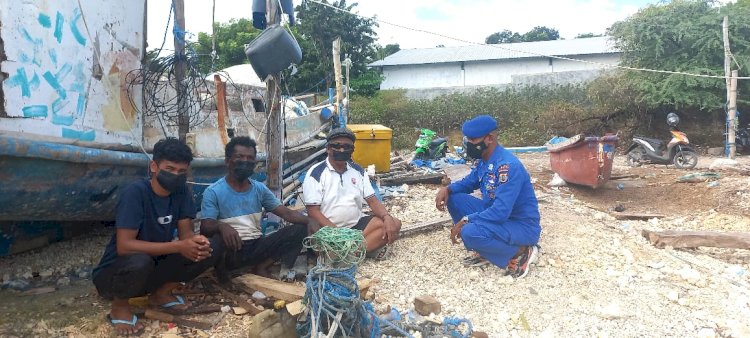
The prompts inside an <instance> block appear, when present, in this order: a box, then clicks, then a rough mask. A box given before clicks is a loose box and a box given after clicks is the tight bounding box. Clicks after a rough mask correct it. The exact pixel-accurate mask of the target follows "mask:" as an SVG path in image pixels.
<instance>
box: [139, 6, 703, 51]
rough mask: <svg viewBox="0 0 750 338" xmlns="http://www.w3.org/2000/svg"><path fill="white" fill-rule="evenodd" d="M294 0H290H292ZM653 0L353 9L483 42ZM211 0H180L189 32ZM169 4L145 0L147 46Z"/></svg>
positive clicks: (425, 39)
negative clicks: (490, 37) (492, 36)
mask: <svg viewBox="0 0 750 338" xmlns="http://www.w3.org/2000/svg"><path fill="white" fill-rule="evenodd" d="M215 1H216V21H217V22H226V21H229V20H230V19H232V18H248V19H250V18H251V17H252V9H251V7H252V6H251V3H252V1H251V0H243V1H240V0H215ZM299 2H300V0H294V3H295V5H297V4H299ZM351 2H352V1H350V3H351ZM656 2H658V0H546V1H541V0H361V1H359V5H358V6H356V7H355V12H357V13H359V14H362V15H365V16H373V15H377V17H378V19H381V20H384V21H388V22H393V23H397V24H400V25H404V26H409V27H413V28H418V29H422V30H427V31H431V32H435V33H439V34H443V35H447V36H451V37H455V38H459V39H463V40H467V41H472V42H479V43H483V42H484V39H485V38H486V37H487V36H488V35H490V34H492V33H494V32H499V31H502V30H504V29H509V30H512V31H516V32H520V33H524V32H526V31H528V30H530V29H531V28H533V27H535V26H547V27H551V28H555V29H557V30H558V31H559V32H560V35H561V37H562V38H565V39H571V38H573V37H575V36H576V35H578V34H581V33H597V34H602V33H604V31H605V30H606V28H607V27H609V26H610V25H611V24H612V23H614V22H616V21H619V20H622V19H625V18H627V17H628V16H629V15H632V14H634V13H636V12H637V11H638V9H639V8H643V7H645V6H648V5H649V4H651V3H656ZM212 3H213V2H212V0H185V20H186V26H187V31H188V32H190V33H193V34H196V35H197V34H198V32H207V33H210V32H211V7H212ZM170 6H171V1H169V0H148V37H147V38H148V45H149V46H148V49H154V48H158V47H159V45H160V44H161V42H162V37H163V34H164V28H165V25H166V23H167V17H168V14H169V9H170ZM170 29H171V25H170ZM717 29H718V27H717ZM376 32H377V33H378V37H379V40H378V43H380V44H381V45H385V44H389V43H397V44H399V45H400V46H401V48H422V47H435V46H437V45H445V46H458V45H466V43H464V42H459V41H455V40H451V39H446V38H441V37H436V36H432V35H427V34H424V33H419V32H412V31H409V30H405V29H403V28H397V27H393V26H391V25H387V24H382V23H381V24H380V27H378V28H377V29H376ZM172 46H173V44H172V34H171V30H170V33H169V34H168V35H167V42H166V44H165V48H167V49H172Z"/></svg>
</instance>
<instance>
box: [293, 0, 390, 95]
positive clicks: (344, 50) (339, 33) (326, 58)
mask: <svg viewBox="0 0 750 338" xmlns="http://www.w3.org/2000/svg"><path fill="white" fill-rule="evenodd" d="M323 2H326V3H328V2H327V1H325V0H324V1H323ZM330 4H331V5H332V6H334V7H337V8H341V9H344V10H346V11H354V9H355V7H356V6H357V4H356V3H353V4H351V5H349V4H347V2H346V0H338V1H333V2H331V3H330ZM297 13H298V14H297V18H298V19H299V24H298V25H297V26H295V29H294V31H295V36H296V37H297V41H298V42H299V43H300V46H301V47H302V54H303V55H302V64H301V65H300V66H299V68H298V70H299V72H298V73H297V74H296V75H294V76H292V77H287V78H288V79H289V81H290V82H289V86H290V88H291V90H292V91H294V92H299V91H302V90H305V89H307V88H309V87H310V86H312V85H314V84H315V83H318V82H320V81H321V80H323V81H324V82H325V84H326V87H331V86H332V83H333V81H334V75H333V50H332V43H333V40H335V39H336V38H337V37H341V58H342V59H343V58H344V56H345V55H346V54H348V55H349V58H350V59H351V60H352V66H351V69H350V77H351V78H352V79H357V78H358V77H359V76H360V75H362V74H364V73H366V72H367V64H368V63H370V62H372V61H374V58H375V55H376V49H375V38H376V37H377V34H376V33H375V31H374V30H373V29H374V27H377V23H376V22H375V21H374V20H372V19H369V18H362V17H359V16H354V15H351V14H347V13H342V12H340V11H336V10H334V9H333V8H330V7H326V6H321V5H319V4H316V3H312V2H310V1H307V0H303V1H302V3H301V4H300V5H299V6H297ZM352 83H354V81H352Z"/></svg>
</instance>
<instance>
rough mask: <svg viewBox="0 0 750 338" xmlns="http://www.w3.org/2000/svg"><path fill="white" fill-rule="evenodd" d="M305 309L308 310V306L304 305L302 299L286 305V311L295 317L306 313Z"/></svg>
mask: <svg viewBox="0 0 750 338" xmlns="http://www.w3.org/2000/svg"><path fill="white" fill-rule="evenodd" d="M305 308H307V306H306V305H305V304H304V303H302V300H301V299H300V300H298V301H295V302H291V303H288V304H286V310H287V311H288V312H289V314H290V315H292V316H293V317H296V316H297V315H298V314H300V313H302V312H304V311H305Z"/></svg>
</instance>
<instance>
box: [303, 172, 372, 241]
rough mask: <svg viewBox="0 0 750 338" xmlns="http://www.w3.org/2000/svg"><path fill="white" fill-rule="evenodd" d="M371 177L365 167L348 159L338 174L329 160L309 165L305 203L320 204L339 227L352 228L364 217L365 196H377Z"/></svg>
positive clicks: (304, 191)
mask: <svg viewBox="0 0 750 338" xmlns="http://www.w3.org/2000/svg"><path fill="white" fill-rule="evenodd" d="M374 195H375V190H373V188H372V185H371V184H370V178H369V177H368V176H367V173H366V172H365V170H364V169H362V167H360V166H359V165H357V164H356V163H354V162H348V163H347V165H346V171H344V172H343V173H341V174H339V173H338V172H336V169H334V168H333V166H332V165H331V163H330V162H328V159H327V158H326V160H325V161H323V162H320V163H318V164H316V165H314V166H312V167H311V168H310V170H308V171H307V175H306V176H305V181H304V183H303V184H302V200H303V201H304V202H305V205H319V206H320V211H321V212H322V213H323V215H324V216H326V217H327V218H328V219H329V220H331V222H333V223H334V224H336V225H337V226H338V227H343V228H351V227H353V226H355V225H356V224H357V222H358V221H359V219H360V218H361V217H362V216H364V213H363V212H362V206H363V205H364V204H365V203H366V201H365V199H367V198H369V197H371V196H374Z"/></svg>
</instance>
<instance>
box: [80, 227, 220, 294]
mask: <svg viewBox="0 0 750 338" xmlns="http://www.w3.org/2000/svg"><path fill="white" fill-rule="evenodd" d="M210 242H211V248H212V249H213V252H212V253H211V257H209V258H206V259H204V260H202V261H200V262H193V261H191V260H189V259H187V258H185V257H183V256H182V255H180V254H171V255H163V256H156V257H153V256H149V255H147V254H143V253H137V254H131V255H123V256H119V257H117V259H116V260H115V261H114V262H112V264H110V265H109V266H108V267H106V268H104V269H102V270H101V271H99V273H97V274H96V276H95V277H94V286H96V290H97V291H98V292H99V295H101V296H102V297H104V298H107V299H112V298H113V297H114V298H120V299H124V298H132V297H138V296H143V295H146V294H149V293H151V292H153V291H155V290H156V289H158V288H159V287H161V286H162V285H164V284H166V283H168V282H187V281H190V280H192V279H194V278H195V277H198V275H200V274H201V273H203V272H204V271H206V270H207V269H208V268H210V267H212V266H214V264H216V262H217V261H218V259H219V258H220V257H221V256H222V255H223V252H224V249H223V248H224V244H223V242H222V241H221V238H220V237H219V236H214V237H212V238H211V239H210Z"/></svg>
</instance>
